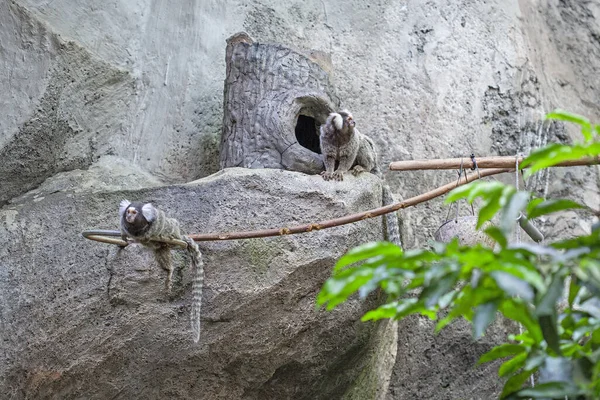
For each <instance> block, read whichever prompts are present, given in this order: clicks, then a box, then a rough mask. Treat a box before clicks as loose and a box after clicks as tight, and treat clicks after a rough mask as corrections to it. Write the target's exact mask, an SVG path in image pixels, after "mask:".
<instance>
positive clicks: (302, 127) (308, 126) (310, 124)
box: [296, 115, 321, 154]
mask: <svg viewBox="0 0 600 400" xmlns="http://www.w3.org/2000/svg"><path fill="white" fill-rule="evenodd" d="M296 140H297V141H298V143H300V145H301V146H302V147H306V148H307V149H309V150H310V151H313V152H315V153H319V154H321V145H320V143H319V131H318V130H317V122H316V121H315V119H314V118H312V117H307V116H306V115H299V116H298V122H296Z"/></svg>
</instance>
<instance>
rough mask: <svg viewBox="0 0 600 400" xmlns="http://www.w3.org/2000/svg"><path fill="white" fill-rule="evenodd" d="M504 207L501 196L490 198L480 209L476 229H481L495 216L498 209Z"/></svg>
mask: <svg viewBox="0 0 600 400" xmlns="http://www.w3.org/2000/svg"><path fill="white" fill-rule="evenodd" d="M500 208H502V205H500V201H499V197H498V198H494V199H490V200H489V201H488V202H486V203H484V204H483V205H482V206H481V208H480V209H479V216H478V217H477V226H476V227H475V228H476V229H479V228H481V227H482V226H483V224H485V223H486V222H487V221H489V220H491V219H492V218H494V216H495V215H496V213H497V212H498V210H500Z"/></svg>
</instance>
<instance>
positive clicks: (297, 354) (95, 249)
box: [0, 169, 396, 400]
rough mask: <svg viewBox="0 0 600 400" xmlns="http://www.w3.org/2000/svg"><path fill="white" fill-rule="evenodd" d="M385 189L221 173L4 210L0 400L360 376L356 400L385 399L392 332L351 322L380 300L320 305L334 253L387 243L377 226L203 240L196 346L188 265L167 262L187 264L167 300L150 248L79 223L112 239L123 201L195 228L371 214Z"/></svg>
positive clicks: (210, 389) (248, 390)
mask: <svg viewBox="0 0 600 400" xmlns="http://www.w3.org/2000/svg"><path fill="white" fill-rule="evenodd" d="M358 187H360V188H361V189H359V190H357V188H358ZM378 193H381V185H380V182H379V180H378V179H377V178H376V177H374V176H371V175H367V174H366V175H363V176H361V177H359V178H352V177H348V179H347V180H346V181H344V182H343V183H337V184H336V183H328V182H325V181H323V179H321V177H319V176H307V175H303V174H299V173H295V172H285V171H280V170H270V169H266V170H248V169H228V170H225V171H223V172H220V173H218V174H215V175H212V176H209V177H207V178H205V179H202V180H199V181H195V182H191V183H189V184H187V185H181V186H167V187H157V188H152V189H143V190H135V191H125V190H120V191H106V192H101V193H74V192H72V191H60V192H58V193H53V194H49V195H47V196H46V197H43V198H41V197H38V198H36V199H35V200H33V201H32V200H30V199H29V198H27V201H24V202H15V203H13V204H11V205H9V206H7V207H5V208H4V209H3V210H2V211H0V242H2V243H5V244H6V245H4V246H2V247H1V248H0V260H1V261H0V271H1V273H2V275H1V279H0V293H2V296H0V310H2V314H1V317H2V319H1V321H2V348H3V351H2V352H1V353H0V392H2V393H4V394H5V395H6V394H7V395H8V396H9V398H15V399H20V398H56V399H59V398H60V399H74V398H88V399H105V398H181V399H188V398H189V399H192V398H194V399H196V398H205V399H228V400H229V399H242V398H245V399H247V398H253V399H281V398H298V399H300V398H305V399H330V398H340V397H342V396H343V395H344V393H346V392H352V391H353V390H354V391H356V389H352V387H353V384H354V382H355V380H357V379H358V378H359V377H360V376H369V377H370V379H369V381H368V382H369V386H368V387H367V388H365V387H361V388H360V389H361V393H362V396H365V395H367V397H368V398H373V397H374V393H376V392H379V393H384V392H385V390H384V389H385V388H386V387H387V380H388V379H389V376H390V374H391V367H392V366H393V360H394V357H393V356H394V355H395V340H389V338H395V328H396V324H392V323H382V324H363V323H361V322H360V321H359V317H360V315H361V314H362V313H364V312H365V311H366V310H367V309H368V308H369V307H372V306H374V305H375V304H376V303H375V301H377V299H375V298H371V299H370V300H369V301H367V302H362V301H359V300H358V299H355V300H353V301H351V302H349V303H347V304H345V305H344V306H343V307H340V308H338V309H337V310H335V311H334V312H326V311H324V310H315V303H314V299H315V296H316V294H317V292H318V290H319V289H320V287H321V285H322V283H323V281H324V280H325V279H326V278H327V277H328V276H329V274H330V271H331V268H332V266H333V264H334V263H335V261H336V259H337V258H339V257H340V256H341V255H342V254H343V253H344V252H345V251H346V250H347V249H349V248H351V247H353V246H355V245H358V244H360V243H363V242H366V241H370V240H375V239H378V238H381V236H382V223H381V220H380V219H372V220H365V221H362V222H361V223H359V224H351V225H345V226H341V227H338V228H333V229H329V230H327V231H316V232H312V233H309V234H303V235H293V236H286V237H280V238H265V239H251V240H245V241H226V242H205V243H202V244H201V249H202V252H203V253H204V262H205V274H206V279H205V289H204V296H203V308H202V315H203V316H202V334H201V339H200V343H199V345H197V346H196V345H194V343H193V341H192V338H191V332H190V327H189V308H190V298H191V277H190V275H191V274H190V271H189V268H188V267H187V262H186V260H185V257H183V256H182V255H181V254H179V253H178V256H177V257H176V258H175V260H176V262H177V264H178V265H180V266H182V268H181V269H180V270H179V271H178V273H176V279H175V283H174V285H175V286H174V291H173V295H172V296H171V297H170V298H169V297H168V296H167V295H166V293H165V290H164V280H165V277H166V273H165V272H164V271H163V270H162V269H161V268H159V267H158V266H157V265H156V264H155V262H154V259H153V257H152V254H151V252H150V251H149V250H147V249H145V248H143V247H141V246H139V245H130V246H128V247H126V248H124V249H122V250H119V248H118V247H117V246H114V245H108V244H103V243H98V242H93V241H88V240H85V239H83V238H82V237H81V236H80V232H81V231H82V230H84V229H86V228H105V229H115V228H116V227H117V226H118V215H117V209H118V204H119V201H120V200H121V199H122V198H123V197H127V198H129V199H131V200H134V199H146V200H149V201H152V202H153V203H154V204H156V205H157V206H158V207H159V208H162V209H164V210H170V211H171V212H170V215H171V216H174V217H176V218H178V219H179V220H180V222H181V224H182V226H183V227H184V228H185V229H186V230H187V231H188V232H190V233H191V232H223V231H231V230H240V229H258V228H261V227H278V226H286V224H290V223H292V224H294V223H298V224H300V223H307V222H317V221H320V220H322V219H329V218H334V217H337V216H342V215H345V214H348V213H352V212H356V211H359V210H364V209H369V208H374V207H376V206H377V205H378V204H379V203H380V202H381V196H380V195H379V194H378ZM378 326H380V328H379V329H377V327H378ZM386 354H387V356H386ZM370 371H371V372H370ZM372 371H376V372H372ZM367 397H352V396H350V397H348V398H367Z"/></svg>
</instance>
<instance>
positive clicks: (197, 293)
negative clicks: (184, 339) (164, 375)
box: [184, 236, 204, 343]
mask: <svg viewBox="0 0 600 400" xmlns="http://www.w3.org/2000/svg"><path fill="white" fill-rule="evenodd" d="M184 240H185V241H186V242H187V244H188V252H189V254H190V257H191V259H192V267H193V270H194V280H193V283H192V312H191V315H190V317H191V323H192V333H193V335H194V342H196V343H197V342H198V341H199V340H200V308H201V306H202V288H203V287H204V264H203V262H202V253H200V248H199V247H198V244H197V243H196V242H194V240H193V239H190V238H189V237H188V236H184Z"/></svg>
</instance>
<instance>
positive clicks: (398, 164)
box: [390, 156, 600, 171]
mask: <svg viewBox="0 0 600 400" xmlns="http://www.w3.org/2000/svg"><path fill="white" fill-rule="evenodd" d="M524 159H525V157H519V164H521V162H523V160H524ZM475 161H476V162H477V166H478V167H479V168H513V169H514V168H515V162H516V157H513V156H502V157H501V156H497V157H475ZM461 163H462V166H463V168H473V162H472V161H471V159H470V158H469V157H463V158H442V159H437V160H405V161H393V162H391V163H390V170H391V171H415V170H426V169H429V170H431V169H458V168H460V165H461ZM594 164H600V158H599V157H596V158H590V157H586V158H582V159H579V160H571V161H564V162H561V163H559V164H556V165H553V167H574V166H580V165H594Z"/></svg>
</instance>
